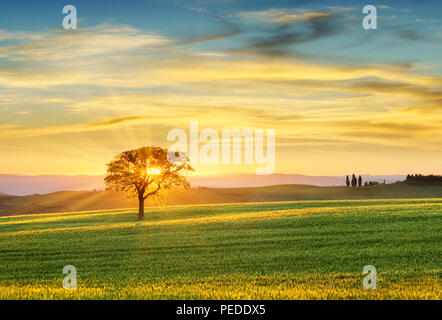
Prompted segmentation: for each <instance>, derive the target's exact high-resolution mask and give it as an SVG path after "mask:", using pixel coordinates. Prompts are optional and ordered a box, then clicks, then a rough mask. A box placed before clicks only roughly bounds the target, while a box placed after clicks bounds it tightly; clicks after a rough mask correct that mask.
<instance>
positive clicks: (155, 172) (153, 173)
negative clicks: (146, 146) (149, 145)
mask: <svg viewBox="0 0 442 320" xmlns="http://www.w3.org/2000/svg"><path fill="white" fill-rule="evenodd" d="M146 173H147V175H148V176H157V175H159V174H161V169H160V168H147V169H146Z"/></svg>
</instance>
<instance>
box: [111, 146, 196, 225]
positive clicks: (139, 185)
mask: <svg viewBox="0 0 442 320" xmlns="http://www.w3.org/2000/svg"><path fill="white" fill-rule="evenodd" d="M181 159H182V157H181ZM187 162H188V159H187V157H186V158H185V159H184V160H183V161H169V160H168V152H167V149H164V148H160V147H153V146H150V147H141V148H138V149H135V150H129V151H125V152H122V153H120V154H119V155H117V156H116V157H115V159H114V160H113V161H111V162H109V163H108V164H107V175H106V177H105V178H104V182H105V184H106V190H107V191H117V192H118V191H124V192H127V193H128V194H129V196H131V197H138V205H139V210H138V220H140V221H141V220H144V201H145V200H146V199H147V198H148V197H153V196H159V195H160V194H159V192H160V191H162V190H166V189H171V188H185V189H187V188H189V187H190V184H189V182H187V180H186V177H185V175H186V174H187V173H188V172H190V171H194V170H193V168H192V167H191V166H190V165H189V164H188V163H187Z"/></svg>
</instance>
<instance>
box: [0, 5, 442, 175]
mask: <svg viewBox="0 0 442 320" xmlns="http://www.w3.org/2000/svg"><path fill="white" fill-rule="evenodd" d="M67 4H73V5H75V6H76V8H77V10H78V19H79V29H77V30H69V31H65V30H63V29H62V19H63V17H64V15H63V14H62V8H63V7H64V6H65V5H67ZM367 4H372V5H375V6H377V13H378V29H377V30H364V29H363V28H362V25H361V22H362V19H363V17H364V15H363V14H362V8H363V7H364V6H365V5H367ZM1 6H2V9H1V10H0V111H1V114H2V117H1V118H0V157H1V159H2V160H1V161H0V165H1V168H2V171H3V173H26V174H40V173H70V174H80V173H90V174H101V173H103V170H104V169H105V166H104V163H105V162H106V161H107V160H108V159H109V158H111V157H112V156H113V155H114V154H115V153H116V152H118V151H121V150H125V149H128V148H132V147H137V146H140V145H144V144H158V145H165V137H166V136H167V132H168V130H170V129H171V128H175V127H180V128H186V127H188V124H189V121H191V120H198V121H200V123H201V126H202V127H211V128H217V129H222V128H227V127H229V126H235V127H251V128H277V156H278V158H277V171H278V172H291V173H306V174H345V173H346V171H345V170H346V168H347V167H349V166H355V163H357V165H358V166H360V168H354V170H356V171H358V172H361V173H373V174H384V173H395V174H396V173H409V172H423V173H425V172H433V173H434V172H435V171H437V170H439V171H440V157H441V156H442V149H441V145H440V141H441V139H442V131H441V129H440V128H441V121H442V120H441V119H442V110H441V105H442V103H441V101H442V93H441V87H442V86H441V83H442V82H441V79H442V62H441V57H442V41H441V40H442V19H441V17H440V13H441V12H442V10H441V9H442V2H441V1H412V0H406V1H375V2H370V3H367V2H366V1H354V0H352V1H293V0H292V1H262V0H261V1H251V0H250V1H249V0H196V1H184V0H175V1H165V0H161V1H159V0H158V1H154V0H150V1H147V0H146V1H140V0H134V1H79V0H75V1H70V2H66V1H14V2H8V3H3V4H2V5H1ZM54 150H56V151H57V154H58V157H57V158H54V157H51V156H50V154H51V153H52V152H54ZM293 157H296V158H297V162H296V165H295V166H293V165H292V161H291V159H292V158H293ZM73 159H75V160H73ZM324 159H327V165H326V166H325V165H323V163H324V161H323V160H324ZM398 159H400V160H401V162H402V165H401V166H400V167H398V165H397V161H398ZM29 160H30V161H29ZM357 169H359V170H357ZM197 171H198V172H199V173H201V174H208V173H213V172H214V171H216V172H221V173H222V172H225V173H227V172H232V171H242V172H244V171H250V172H254V171H255V170H254V168H247V167H241V166H239V167H221V166H220V167H217V168H213V167H204V166H201V167H200V168H198V170H197Z"/></svg>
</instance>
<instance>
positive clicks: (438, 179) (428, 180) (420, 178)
mask: <svg viewBox="0 0 442 320" xmlns="http://www.w3.org/2000/svg"><path fill="white" fill-rule="evenodd" d="M405 183H407V184H418V185H426V186H442V176H437V175H432V174H430V175H422V174H414V175H413V174H409V175H407V178H406V180H405Z"/></svg>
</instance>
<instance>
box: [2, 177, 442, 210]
mask: <svg viewBox="0 0 442 320" xmlns="http://www.w3.org/2000/svg"><path fill="white" fill-rule="evenodd" d="M440 197H442V187H441V186H415V185H406V184H402V183H399V184H390V185H388V184H386V185H377V186H373V187H362V188H356V189H347V188H346V187H318V186H310V185H276V186H267V187H254V188H218V189H215V188H203V187H200V188H192V189H190V190H188V191H173V192H170V193H169V194H168V195H167V197H166V201H165V204H166V205H192V204H215V203H240V202H264V201H291V200H345V199H355V200H356V199H386V198H403V199H405V198H440ZM137 205H138V203H137V200H136V199H128V198H127V197H126V195H125V194H122V193H108V192H105V191H61V192H55V193H49V194H44V195H31V196H9V195H3V196H0V216H6V215H17V214H27V213H42V212H44V213H49V212H72V211H89V210H104V209H117V208H134V207H137ZM146 205H147V206H154V205H157V204H156V203H146Z"/></svg>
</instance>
